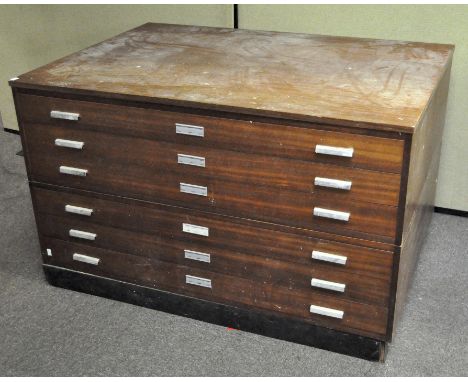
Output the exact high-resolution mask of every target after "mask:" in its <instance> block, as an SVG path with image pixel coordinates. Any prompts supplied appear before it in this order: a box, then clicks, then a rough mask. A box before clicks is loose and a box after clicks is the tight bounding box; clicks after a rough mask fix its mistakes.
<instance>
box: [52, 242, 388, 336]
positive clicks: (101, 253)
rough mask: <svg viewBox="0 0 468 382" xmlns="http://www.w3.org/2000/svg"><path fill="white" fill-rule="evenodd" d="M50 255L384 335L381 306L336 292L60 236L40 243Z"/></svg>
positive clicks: (87, 268) (102, 271) (68, 264)
mask: <svg viewBox="0 0 468 382" xmlns="http://www.w3.org/2000/svg"><path fill="white" fill-rule="evenodd" d="M45 244H46V245H48V246H49V247H50V249H51V250H52V253H53V255H52V256H49V257H46V258H45V263H46V264H50V265H56V266H61V267H65V268H68V269H72V270H77V271H81V272H85V273H90V274H95V275H99V276H106V277H111V278H117V279H120V280H123V281H128V282H134V283H137V284H139V285H146V286H149V287H153V288H159V289H163V290H167V291H172V292H175V293H181V294H184V295H187V296H192V297H196V298H204V299H208V300H211V301H220V302H224V303H228V304H230V305H234V306H239V304H241V305H249V306H252V307H256V308H260V309H266V310H270V311H275V312H280V313H282V314H285V315H290V316H294V317H300V318H303V319H306V320H308V321H309V322H310V323H319V324H322V325H324V326H327V327H331V328H337V329H348V330H350V331H351V332H357V333H361V334H367V335H371V336H372V337H377V338H384V337H385V334H386V322H387V319H386V315H387V309H386V308H384V307H379V306H374V305H367V304H361V303H357V302H353V301H349V300H344V299H340V298H338V297H336V296H331V295H325V294H322V293H318V292H315V291H310V292H309V293H303V292H300V291H294V292H293V291H291V290H290V289H289V288H287V287H283V286H281V285H278V284H271V283H261V282H258V281H254V280H248V279H242V278H238V277H234V276H230V275H225V274H221V273H214V272H211V271H208V270H201V269H193V268H191V267H189V266H184V265H176V264H171V263H168V262H164V261H156V260H152V259H148V258H140V257H135V256H132V255H129V254H125V253H122V252H116V251H108V250H103V249H99V248H93V247H90V246H88V245H86V244H78V243H67V242H65V241H61V240H48V241H46V242H45ZM74 253H80V254H86V255H88V256H92V257H95V258H99V264H98V265H97V266H95V265H90V264H86V263H81V262H78V261H74V260H73V254H74ZM186 275H191V276H195V277H201V278H205V279H209V280H211V288H205V287H200V286H196V285H191V284H187V283H186ZM311 304H313V305H319V306H324V307H328V308H332V309H337V310H342V311H343V312H344V315H343V318H342V319H337V318H329V317H325V316H321V315H318V314H311V313H310V312H309V307H310V305H311Z"/></svg>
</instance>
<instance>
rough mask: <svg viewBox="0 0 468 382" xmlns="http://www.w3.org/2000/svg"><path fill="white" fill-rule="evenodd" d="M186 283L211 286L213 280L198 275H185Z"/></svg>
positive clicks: (205, 286)
mask: <svg viewBox="0 0 468 382" xmlns="http://www.w3.org/2000/svg"><path fill="white" fill-rule="evenodd" d="M185 283H186V284H192V285H198V286H201V287H204V288H211V280H210V279H204V278H202V277H197V276H190V275H185Z"/></svg>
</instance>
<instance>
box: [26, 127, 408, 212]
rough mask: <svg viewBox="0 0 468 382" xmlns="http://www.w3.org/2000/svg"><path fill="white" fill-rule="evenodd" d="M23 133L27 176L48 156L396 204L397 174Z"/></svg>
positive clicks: (106, 138)
mask: <svg viewBox="0 0 468 382" xmlns="http://www.w3.org/2000/svg"><path fill="white" fill-rule="evenodd" d="M27 135H28V138H29V140H30V141H31V142H33V143H32V144H30V145H28V152H29V155H30V157H31V162H32V173H33V176H37V179H38V180H40V175H41V167H42V166H43V165H44V163H43V160H44V159H45V158H49V161H50V160H51V159H52V158H54V159H55V160H56V161H55V163H72V164H73V163H76V165H81V166H85V167H87V168H90V175H91V171H92V168H93V165H94V164H95V163H97V162H104V163H106V165H108V166H111V167H113V168H115V170H116V172H115V176H118V174H121V173H124V172H126V168H127V167H128V166H131V167H138V168H144V169H147V171H149V172H151V174H153V176H154V177H156V176H157V177H158V178H159V179H161V177H162V178H164V177H165V176H166V174H178V175H179V176H180V178H181V179H184V178H190V179H193V181H194V182H196V181H199V182H207V179H218V180H226V181H229V182H234V183H247V184H251V185H260V186H265V187H272V188H282V189H287V190H290V191H297V192H304V193H309V194H310V193H314V194H316V195H317V196H318V197H320V196H324V197H327V196H329V197H330V196H331V197H334V198H338V199H340V200H359V201H365V202H369V203H377V204H385V205H390V206H397V205H398V198H399V192H400V175H399V174H392V173H382V172H377V171H369V170H363V169H359V168H353V167H341V166H334V165H327V164H323V163H317V162H311V161H302V160H301V161H299V160H290V159H285V158H280V157H275V156H265V155H257V154H252V153H239V152H237V151H232V150H218V149H215V148H210V147H200V146H193V145H192V146H187V145H183V144H175V143H167V142H162V141H154V140H147V139H141V138H135V137H133V138H130V137H124V136H119V135H112V134H106V133H100V132H95V131H90V130H83V129H71V128H66V127H61V126H45V125H34V126H30V127H29V126H28V127H27ZM56 140H59V141H56ZM58 145H62V146H58ZM63 145H65V147H64V146H63ZM77 145H78V146H77ZM67 146H68V147H67ZM70 146H71V147H70ZM77 148H79V149H77ZM57 181H60V179H58V180H57Z"/></svg>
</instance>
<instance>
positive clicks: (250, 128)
mask: <svg viewBox="0 0 468 382" xmlns="http://www.w3.org/2000/svg"><path fill="white" fill-rule="evenodd" d="M17 109H18V112H19V115H20V119H21V122H22V123H27V124H34V125H37V124H42V125H55V126H64V127H67V128H70V129H73V128H78V129H90V130H99V131H104V132H106V131H107V132H110V133H112V134H120V135H126V136H134V137H143V138H147V139H154V140H161V141H166V142H175V143H182V144H189V145H196V146H201V147H214V148H219V149H228V150H237V151H244V152H252V153H256V154H264V155H269V156H279V157H285V158H292V159H300V160H306V161H317V162H321V163H332V164H337V165H340V166H349V167H358V168H366V169H372V170H379V171H384V172H394V173H400V172H401V167H402V159H403V141H402V140H400V139H390V138H382V137H375V136H368V135H363V134H351V133H341V132H335V131H326V130H320V129H321V128H322V127H321V126H320V125H314V124H308V126H310V127H311V128H302V127H294V126H291V125H283V124H281V125H280V124H271V123H261V122H254V121H243V120H235V119H228V118H215V117H208V116H200V115H194V114H189V113H176V112H169V111H160V110H154V109H145V108H137V107H128V106H120V105H111V104H105V103H93V102H87V101H76V100H69V99H60V98H48V97H41V96H32V95H26V94H18V98H17ZM52 111H58V112H65V113H73V114H74V115H72V117H76V118H78V119H77V120H67V119H60V118H51V112H52ZM58 116H60V114H59V115H58ZM69 117H70V116H69V114H68V115H67V114H65V116H64V118H69ZM187 125H188V126H187ZM177 126H179V128H178V127H177ZM194 126H195V127H194ZM28 128H29V127H28ZM194 134H195V135H194ZM317 145H320V146H331V147H337V148H343V149H352V151H353V152H352V156H351V157H348V156H342V154H343V152H342V151H343V150H339V152H338V155H335V154H336V153H334V152H333V151H330V150H328V154H325V153H316V150H318V149H320V148H317ZM318 151H320V150H318ZM344 154H345V155H347V154H349V150H345V151H344Z"/></svg>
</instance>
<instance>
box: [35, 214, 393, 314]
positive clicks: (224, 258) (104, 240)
mask: <svg viewBox="0 0 468 382" xmlns="http://www.w3.org/2000/svg"><path fill="white" fill-rule="evenodd" d="M37 221H38V225H39V230H40V232H41V234H42V235H45V236H47V237H54V238H58V239H61V240H67V241H72V242H75V243H87V244H89V245H92V246H96V247H99V248H104V249H110V250H115V251H121V252H125V253H129V254H132V255H136V256H142V257H146V258H152V259H155V260H163V261H168V262H172V263H177V264H182V265H187V266H190V267H192V268H197V269H202V270H209V271H214V272H218V273H224V274H228V275H232V276H236V277H242V278H247V279H252V280H256V281H259V282H268V283H274V284H275V285H282V286H284V287H286V288H288V289H290V290H292V291H298V292H301V293H305V294H307V293H311V292H312V291H313V292H316V293H322V294H328V295H335V296H338V297H340V298H344V299H348V300H352V301H358V302H363V303H368V304H375V305H381V306H388V297H389V290H390V280H389V279H388V277H389V276H390V275H389V274H388V275H386V276H387V277H379V276H378V275H375V276H374V275H372V274H367V275H364V272H363V273H361V274H357V273H353V272H348V271H347V270H346V267H345V266H343V265H345V264H346V261H345V262H344V264H343V263H341V265H342V266H341V267H338V266H333V265H330V262H329V261H325V260H326V257H324V256H325V252H322V251H320V254H321V257H319V258H317V259H316V260H314V259H313V258H312V256H309V259H308V266H304V265H303V264H297V263H295V262H288V261H281V260H277V259H274V258H268V257H266V256H265V255H263V256H258V255H253V254H246V253H244V252H240V251H233V250H229V249H226V248H223V247H222V246H219V245H218V246H210V245H203V244H199V243H193V242H190V241H187V240H186V241H183V240H177V239H173V238H170V237H161V236H156V235H149V234H146V233H140V232H135V231H129V230H123V229H118V228H113V227H107V226H104V225H99V224H92V223H87V222H82V221H77V220H76V219H73V218H60V217H57V216H54V215H47V214H38V219H37ZM77 232H78V234H77ZM317 252H318V251H315V252H314V255H316V254H317ZM328 255H330V254H328ZM329 258H330V257H329ZM334 264H335V265H340V263H334Z"/></svg>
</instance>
